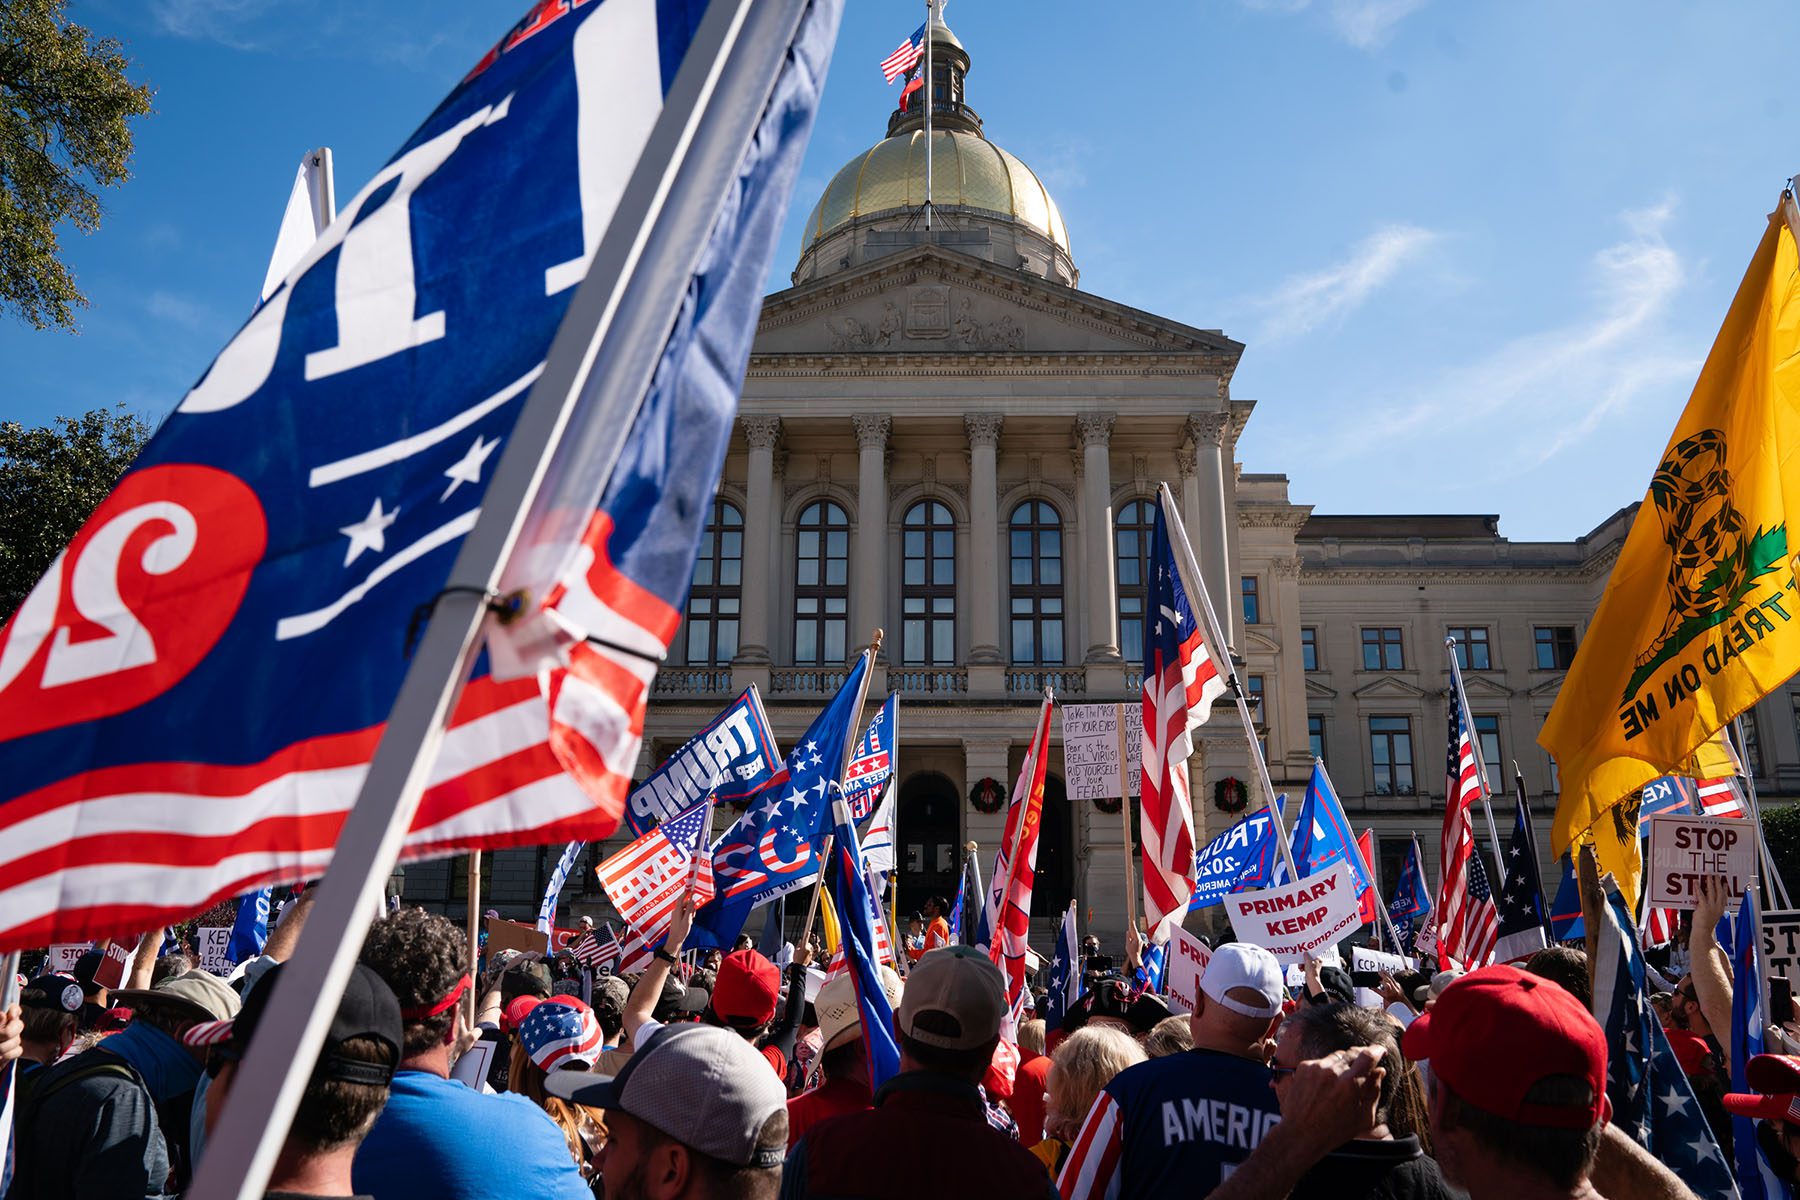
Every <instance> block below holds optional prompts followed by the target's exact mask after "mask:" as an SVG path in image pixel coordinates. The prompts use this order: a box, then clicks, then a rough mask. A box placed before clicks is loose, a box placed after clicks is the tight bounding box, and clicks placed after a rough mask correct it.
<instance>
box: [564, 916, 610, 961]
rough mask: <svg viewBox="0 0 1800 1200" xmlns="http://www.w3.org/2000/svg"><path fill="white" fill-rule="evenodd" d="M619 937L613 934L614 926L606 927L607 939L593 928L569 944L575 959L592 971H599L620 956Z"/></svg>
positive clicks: (570, 951)
mask: <svg viewBox="0 0 1800 1200" xmlns="http://www.w3.org/2000/svg"><path fill="white" fill-rule="evenodd" d="M619 952H620V951H619V939H618V938H617V937H615V936H614V935H613V931H612V926H611V925H608V926H607V927H606V940H605V941H601V940H600V935H599V934H598V933H595V932H594V931H593V930H592V929H589V930H587V931H585V932H584V933H583V934H582V935H581V936H580V937H578V938H576V939H575V940H574V941H573V942H572V943H570V945H569V953H571V954H573V955H574V956H575V960H576V961H577V962H579V963H580V964H581V965H582V966H584V967H586V968H587V969H588V970H590V971H598V970H599V969H600V968H601V967H602V966H604V965H605V964H607V963H610V962H616V961H617V960H618V958H619Z"/></svg>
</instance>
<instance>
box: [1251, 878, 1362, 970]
mask: <svg viewBox="0 0 1800 1200" xmlns="http://www.w3.org/2000/svg"><path fill="white" fill-rule="evenodd" d="M1225 909H1226V911H1227V912H1229V913H1230V914H1231V928H1232V929H1233V931H1235V932H1236V933H1237V935H1238V938H1239V940H1241V941H1246V942H1251V943H1254V944H1255V945H1258V946H1261V947H1263V948H1264V949H1266V950H1268V951H1269V953H1271V954H1273V955H1274V956H1275V957H1276V959H1277V960H1279V961H1281V962H1283V963H1291V962H1298V961H1300V960H1301V959H1303V958H1305V957H1306V956H1307V955H1309V954H1314V953H1316V952H1317V951H1319V950H1320V949H1322V948H1323V947H1325V946H1331V945H1335V944H1336V943H1337V942H1339V941H1342V940H1343V939H1344V938H1345V937H1348V936H1349V935H1350V933H1351V932H1352V931H1353V930H1355V929H1356V928H1357V927H1358V926H1360V925H1361V924H1362V913H1361V911H1360V910H1359V908H1358V907H1357V903H1356V877H1355V876H1354V875H1352V874H1351V873H1350V867H1349V865H1348V864H1347V863H1342V862H1340V863H1338V864H1336V865H1335V866H1333V867H1332V868H1331V870H1329V871H1323V872H1320V873H1318V874H1314V875H1308V876H1307V877H1306V878H1305V879H1302V880H1300V882H1298V883H1289V884H1284V885H1283V886H1281V887H1272V888H1264V889H1262V890H1260V891H1253V892H1239V893H1238V894H1236V895H1234V896H1227V897H1225Z"/></svg>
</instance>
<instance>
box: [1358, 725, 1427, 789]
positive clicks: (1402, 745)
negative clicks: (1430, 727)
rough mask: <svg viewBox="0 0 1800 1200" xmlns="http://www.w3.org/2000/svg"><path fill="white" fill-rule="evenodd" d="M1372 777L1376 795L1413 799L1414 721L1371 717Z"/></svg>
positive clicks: (1370, 755)
mask: <svg viewBox="0 0 1800 1200" xmlns="http://www.w3.org/2000/svg"><path fill="white" fill-rule="evenodd" d="M1369 762H1370V766H1371V767H1373V768H1374V769H1373V771H1372V773H1371V774H1370V778H1371V779H1372V780H1373V781H1374V783H1375V794H1376V795H1377V796H1410V795H1412V794H1413V792H1414V791H1415V790H1417V789H1416V788H1415V787H1414V784H1413V755H1412V718H1411V717H1370V718H1369Z"/></svg>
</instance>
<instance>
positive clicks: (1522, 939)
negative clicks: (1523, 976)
mask: <svg viewBox="0 0 1800 1200" xmlns="http://www.w3.org/2000/svg"><path fill="white" fill-rule="evenodd" d="M1499 912H1500V932H1499V940H1498V941H1497V942H1496V943H1495V946H1494V958H1495V961H1497V962H1508V963H1509V962H1518V961H1519V960H1521V959H1525V958H1530V957H1531V956H1532V955H1533V954H1536V953H1537V952H1538V951H1539V950H1542V949H1543V948H1544V947H1545V946H1547V945H1549V941H1548V939H1547V938H1546V937H1545V935H1544V884H1543V881H1542V880H1541V879H1540V878H1539V877H1538V857H1537V839H1536V838H1535V837H1534V836H1533V835H1532V829H1531V812H1530V810H1529V809H1527V808H1526V807H1525V794H1524V792H1523V791H1520V793H1519V794H1518V795H1517V796H1515V797H1514V799H1513V831H1512V838H1511V840H1510V841H1509V842H1508V843H1507V847H1506V882H1505V883H1504V884H1502V885H1501V888H1500V906H1499Z"/></svg>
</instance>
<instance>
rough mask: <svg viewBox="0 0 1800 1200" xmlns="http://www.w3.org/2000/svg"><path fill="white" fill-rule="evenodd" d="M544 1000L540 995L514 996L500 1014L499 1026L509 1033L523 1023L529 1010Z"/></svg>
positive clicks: (528, 1014)
mask: <svg viewBox="0 0 1800 1200" xmlns="http://www.w3.org/2000/svg"><path fill="white" fill-rule="evenodd" d="M543 1002H544V998H543V997H542V996H514V997H513V1002H512V1003H511V1004H509V1005H507V1006H506V1009H505V1011H504V1012H502V1013H501V1014H500V1028H502V1029H504V1030H505V1031H506V1032H508V1033H511V1032H513V1031H514V1030H515V1029H517V1028H518V1027H519V1026H520V1025H522V1024H524V1023H525V1018H526V1017H528V1016H530V1015H531V1010H532V1009H534V1008H536V1007H537V1006H538V1005H540V1004H542V1003H543Z"/></svg>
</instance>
